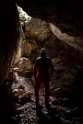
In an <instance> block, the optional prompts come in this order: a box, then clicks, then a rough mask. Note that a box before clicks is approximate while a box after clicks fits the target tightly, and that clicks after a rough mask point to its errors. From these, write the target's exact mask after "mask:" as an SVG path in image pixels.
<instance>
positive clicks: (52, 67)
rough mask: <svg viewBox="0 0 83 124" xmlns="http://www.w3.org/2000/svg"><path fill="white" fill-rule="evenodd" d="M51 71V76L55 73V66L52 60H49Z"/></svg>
mask: <svg viewBox="0 0 83 124" xmlns="http://www.w3.org/2000/svg"><path fill="white" fill-rule="evenodd" d="M49 70H50V75H52V73H53V72H54V66H53V64H52V62H51V60H50V59H49Z"/></svg>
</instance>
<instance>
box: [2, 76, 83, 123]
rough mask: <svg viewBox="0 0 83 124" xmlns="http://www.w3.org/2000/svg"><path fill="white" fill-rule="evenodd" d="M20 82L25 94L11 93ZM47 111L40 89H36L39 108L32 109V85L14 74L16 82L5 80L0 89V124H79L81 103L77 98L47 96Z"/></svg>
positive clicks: (81, 119)
mask: <svg viewBox="0 0 83 124" xmlns="http://www.w3.org/2000/svg"><path fill="white" fill-rule="evenodd" d="M18 85H19V86H20V87H21V88H22V86H23V85H24V86H25V88H26V90H27V92H28V93H29V97H25V98H24V99H23V97H19V98H20V100H19V98H18V97H17V96H16V97H15V96H12V90H14V89H15V88H17V89H18ZM50 102H51V103H52V104H51V110H50V111H49V112H47V111H46V108H45V104H44V89H43V86H41V89H40V104H41V106H42V109H41V110H36V106H35V102H34V87H33V83H32V80H31V79H30V78H25V77H20V76H19V77H18V82H15V81H12V82H11V83H6V84H5V85H4V86H3V88H2V89H1V90H0V124H5V123H8V124H44V123H48V124H83V106H82V105H83V102H82V95H81V96H80V97H76V96H75V97H73V98H72V97H69V96H65V95H61V96H60V95H59V96H58V97H56V95H50Z"/></svg>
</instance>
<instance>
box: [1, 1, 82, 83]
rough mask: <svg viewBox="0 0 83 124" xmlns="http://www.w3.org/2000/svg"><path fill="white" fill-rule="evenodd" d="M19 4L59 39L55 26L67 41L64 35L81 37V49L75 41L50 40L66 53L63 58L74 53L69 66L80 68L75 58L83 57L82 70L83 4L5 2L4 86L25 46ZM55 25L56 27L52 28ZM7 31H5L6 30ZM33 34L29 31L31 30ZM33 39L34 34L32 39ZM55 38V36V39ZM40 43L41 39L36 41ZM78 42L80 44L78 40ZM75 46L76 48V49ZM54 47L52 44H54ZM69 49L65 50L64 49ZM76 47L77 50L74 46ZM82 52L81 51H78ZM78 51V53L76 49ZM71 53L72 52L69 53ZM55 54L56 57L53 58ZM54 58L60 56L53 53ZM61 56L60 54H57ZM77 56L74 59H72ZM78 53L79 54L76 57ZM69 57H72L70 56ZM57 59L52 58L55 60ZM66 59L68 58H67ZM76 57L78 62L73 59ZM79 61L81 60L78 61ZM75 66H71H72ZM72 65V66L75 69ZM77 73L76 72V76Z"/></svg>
mask: <svg viewBox="0 0 83 124" xmlns="http://www.w3.org/2000/svg"><path fill="white" fill-rule="evenodd" d="M15 2H16V3H17V4H18V5H19V6H21V7H22V8H23V10H24V11H25V12H27V14H29V15H30V16H32V17H33V18H40V19H41V20H45V21H46V22H47V23H50V24H49V28H50V33H49V34H51V36H53V35H55V34H56V32H55V28H54V26H57V27H58V28H60V30H61V32H62V33H63V35H60V36H61V37H64V34H65V33H67V34H68V35H70V36H71V37H72V36H74V37H79V39H81V40H80V42H78V40H77V42H78V44H80V45H81V48H79V47H78V45H77V46H76V44H74V43H73V42H74V41H73V40H69V41H71V42H69V41H68V40H67V39H66V40H65V41H64V38H63V41H64V42H61V41H62V39H60V37H59V38H57V37H56V38H55V39H56V42H55V39H53V40H52V39H49V42H50V40H51V41H52V42H53V41H54V43H55V46H56V47H55V48H54V49H56V50H57V51H59V50H61V49H64V53H63V51H60V54H59V55H60V56H64V54H65V53H66V52H69V54H70V51H73V52H71V57H72V58H71V59H70V58H68V59H67V62H66V61H65V63H68V61H69V60H72V61H70V62H69V63H72V62H73V65H74V61H76V62H77V64H79V59H76V57H75V55H77V54H78V55H79V56H80V58H81V61H80V63H81V64H80V66H82V53H83V52H82V51H83V50H82V43H81V42H82V37H83V24H82V21H83V17H82V10H83V2H82V1H81V0H79V1H78V0H74V1H69V0H64V1H63V0H58V1H52V0H50V1H47V0H44V1H40V0H39V1H37V0H31V1H27V0H24V1H22V0H15V1H13V0H12V1H11V0H7V1H6V2H5V4H4V2H2V4H1V6H4V8H3V9H2V8H0V13H1V17H2V18H1V20H0V57H1V61H0V85H2V84H3V82H4V80H5V79H6V78H7V76H8V74H9V72H10V71H11V67H12V66H13V63H14V61H15V59H16V55H18V54H17V52H18V49H19V48H20V45H21V41H22V40H20V39H21V33H20V31H21V28H20V24H19V15H18V11H17V7H16V4H15ZM52 24H54V26H53V25H52ZM3 27H4V28H3ZM28 30H29V29H28ZM29 36H30V33H29V35H28V37H29ZM53 37H54V36H53ZM40 38H41V37H40ZM36 40H37V39H36ZM75 41H76V40H75ZM72 43H73V45H72ZM50 45H51V42H50ZM64 45H65V47H64ZM74 45H75V46H74ZM77 47H78V48H79V49H80V50H78V49H76V48H77ZM73 48H74V49H73ZM68 50H69V51H68ZM51 53H53V54H51ZM51 53H50V55H53V56H54V57H57V54H56V53H54V52H53V50H51ZM57 53H58V52H57ZM72 53H73V56H72ZM74 53H75V54H74ZM69 54H68V55H69ZM53 56H51V57H52V58H53ZM65 56H66V57H68V56H67V54H65ZM73 57H74V59H73ZM62 58H63V61H64V60H65V59H64V58H65V57H62ZM77 58H78V57H77ZM71 65H72V64H70V66H71ZM73 65H72V66H73ZM73 72H74V70H73V71H72V73H73Z"/></svg>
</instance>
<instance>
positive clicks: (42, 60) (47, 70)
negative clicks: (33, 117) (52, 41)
mask: <svg viewBox="0 0 83 124" xmlns="http://www.w3.org/2000/svg"><path fill="white" fill-rule="evenodd" d="M40 54H41V56H40V57H38V58H37V59H36V61H35V64H34V69H33V74H34V79H35V99H36V107H37V108H41V107H40V104H39V89H40V86H41V84H42V83H43V84H44V88H45V106H46V109H49V107H50V104H49V82H50V75H51V74H52V73H53V70H54V69H53V64H52V62H51V60H50V58H49V57H47V55H46V49H45V48H41V50H40Z"/></svg>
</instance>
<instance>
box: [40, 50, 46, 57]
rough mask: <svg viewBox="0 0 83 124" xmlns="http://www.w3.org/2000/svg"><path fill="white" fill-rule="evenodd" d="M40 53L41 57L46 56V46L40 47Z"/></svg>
mask: <svg viewBox="0 0 83 124" xmlns="http://www.w3.org/2000/svg"><path fill="white" fill-rule="evenodd" d="M40 54H41V57H46V48H41V50H40Z"/></svg>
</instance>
